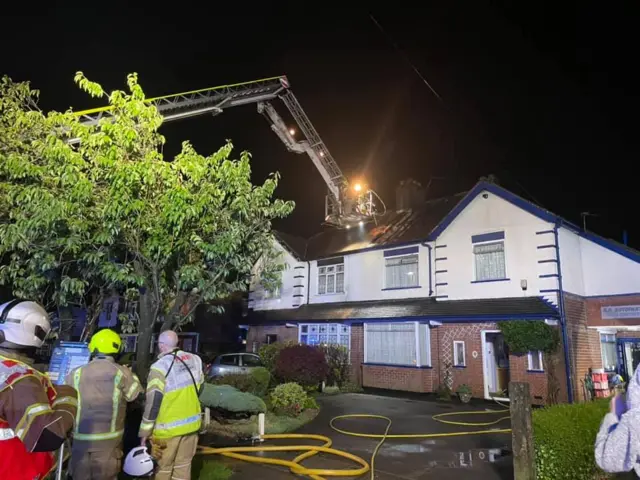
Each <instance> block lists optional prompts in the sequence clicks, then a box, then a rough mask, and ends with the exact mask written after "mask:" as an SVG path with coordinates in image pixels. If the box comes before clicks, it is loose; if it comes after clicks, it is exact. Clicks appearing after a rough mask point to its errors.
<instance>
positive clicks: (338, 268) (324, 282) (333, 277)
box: [318, 262, 344, 295]
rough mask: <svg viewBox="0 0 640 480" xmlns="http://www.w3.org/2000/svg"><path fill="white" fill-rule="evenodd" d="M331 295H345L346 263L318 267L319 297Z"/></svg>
mask: <svg viewBox="0 0 640 480" xmlns="http://www.w3.org/2000/svg"><path fill="white" fill-rule="evenodd" d="M318 263H320V262H318ZM329 293H344V263H339V264H334V265H323V266H318V295H325V294H329Z"/></svg>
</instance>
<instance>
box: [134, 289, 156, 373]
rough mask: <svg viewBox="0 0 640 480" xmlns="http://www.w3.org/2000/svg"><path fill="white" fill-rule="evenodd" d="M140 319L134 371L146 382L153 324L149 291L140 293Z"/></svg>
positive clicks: (153, 312) (153, 316) (153, 311)
mask: <svg viewBox="0 0 640 480" xmlns="http://www.w3.org/2000/svg"><path fill="white" fill-rule="evenodd" d="M139 306H140V320H139V323H138V343H137V346H136V373H137V374H138V377H139V378H140V380H141V381H142V382H143V383H146V380H147V376H148V374H149V367H150V365H151V339H152V336H153V326H154V324H155V320H156V319H155V309H154V306H153V298H152V295H151V294H150V292H149V291H147V292H145V293H142V294H140V302H139Z"/></svg>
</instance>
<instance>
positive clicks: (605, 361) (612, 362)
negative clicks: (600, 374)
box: [600, 333, 618, 371]
mask: <svg viewBox="0 0 640 480" xmlns="http://www.w3.org/2000/svg"><path fill="white" fill-rule="evenodd" d="M600 350H601V352H602V366H603V367H604V369H605V370H607V371H613V370H615V369H616V365H617V363H618V362H617V360H616V335H615V334H614V333H601V334H600Z"/></svg>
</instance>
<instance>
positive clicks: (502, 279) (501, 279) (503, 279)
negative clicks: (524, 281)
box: [471, 278, 511, 283]
mask: <svg viewBox="0 0 640 480" xmlns="http://www.w3.org/2000/svg"><path fill="white" fill-rule="evenodd" d="M510 281H511V279H510V278H495V279H492V280H471V283H493V282H510Z"/></svg>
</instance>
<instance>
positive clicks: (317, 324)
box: [298, 323, 351, 354]
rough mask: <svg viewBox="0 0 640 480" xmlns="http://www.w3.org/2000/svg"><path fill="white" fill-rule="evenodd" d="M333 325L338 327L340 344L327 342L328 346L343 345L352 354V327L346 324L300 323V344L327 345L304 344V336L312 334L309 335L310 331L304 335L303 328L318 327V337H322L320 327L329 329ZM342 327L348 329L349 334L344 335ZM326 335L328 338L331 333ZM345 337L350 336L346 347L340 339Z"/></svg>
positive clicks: (306, 343)
mask: <svg viewBox="0 0 640 480" xmlns="http://www.w3.org/2000/svg"><path fill="white" fill-rule="evenodd" d="M332 325H335V326H336V327H337V330H336V332H337V333H336V335H337V337H338V342H337V343H329V342H327V343H326V345H341V346H343V347H346V348H347V350H348V351H349V354H351V325H348V324H346V323H300V324H298V343H299V344H300V345H325V344H324V343H317V344H310V343H308V342H303V341H302V335H307V336H308V335H310V333H309V331H307V333H302V327H305V326H306V327H307V328H310V327H312V326H316V327H318V334H317V335H318V336H320V335H321V334H320V332H319V327H321V326H326V327H327V328H329V327H330V326H332ZM341 327H347V333H346V334H345V333H342V331H341ZM326 335H327V336H328V335H329V333H326ZM344 335H346V336H348V340H347V344H346V345H345V344H343V343H340V337H341V336H344Z"/></svg>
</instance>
